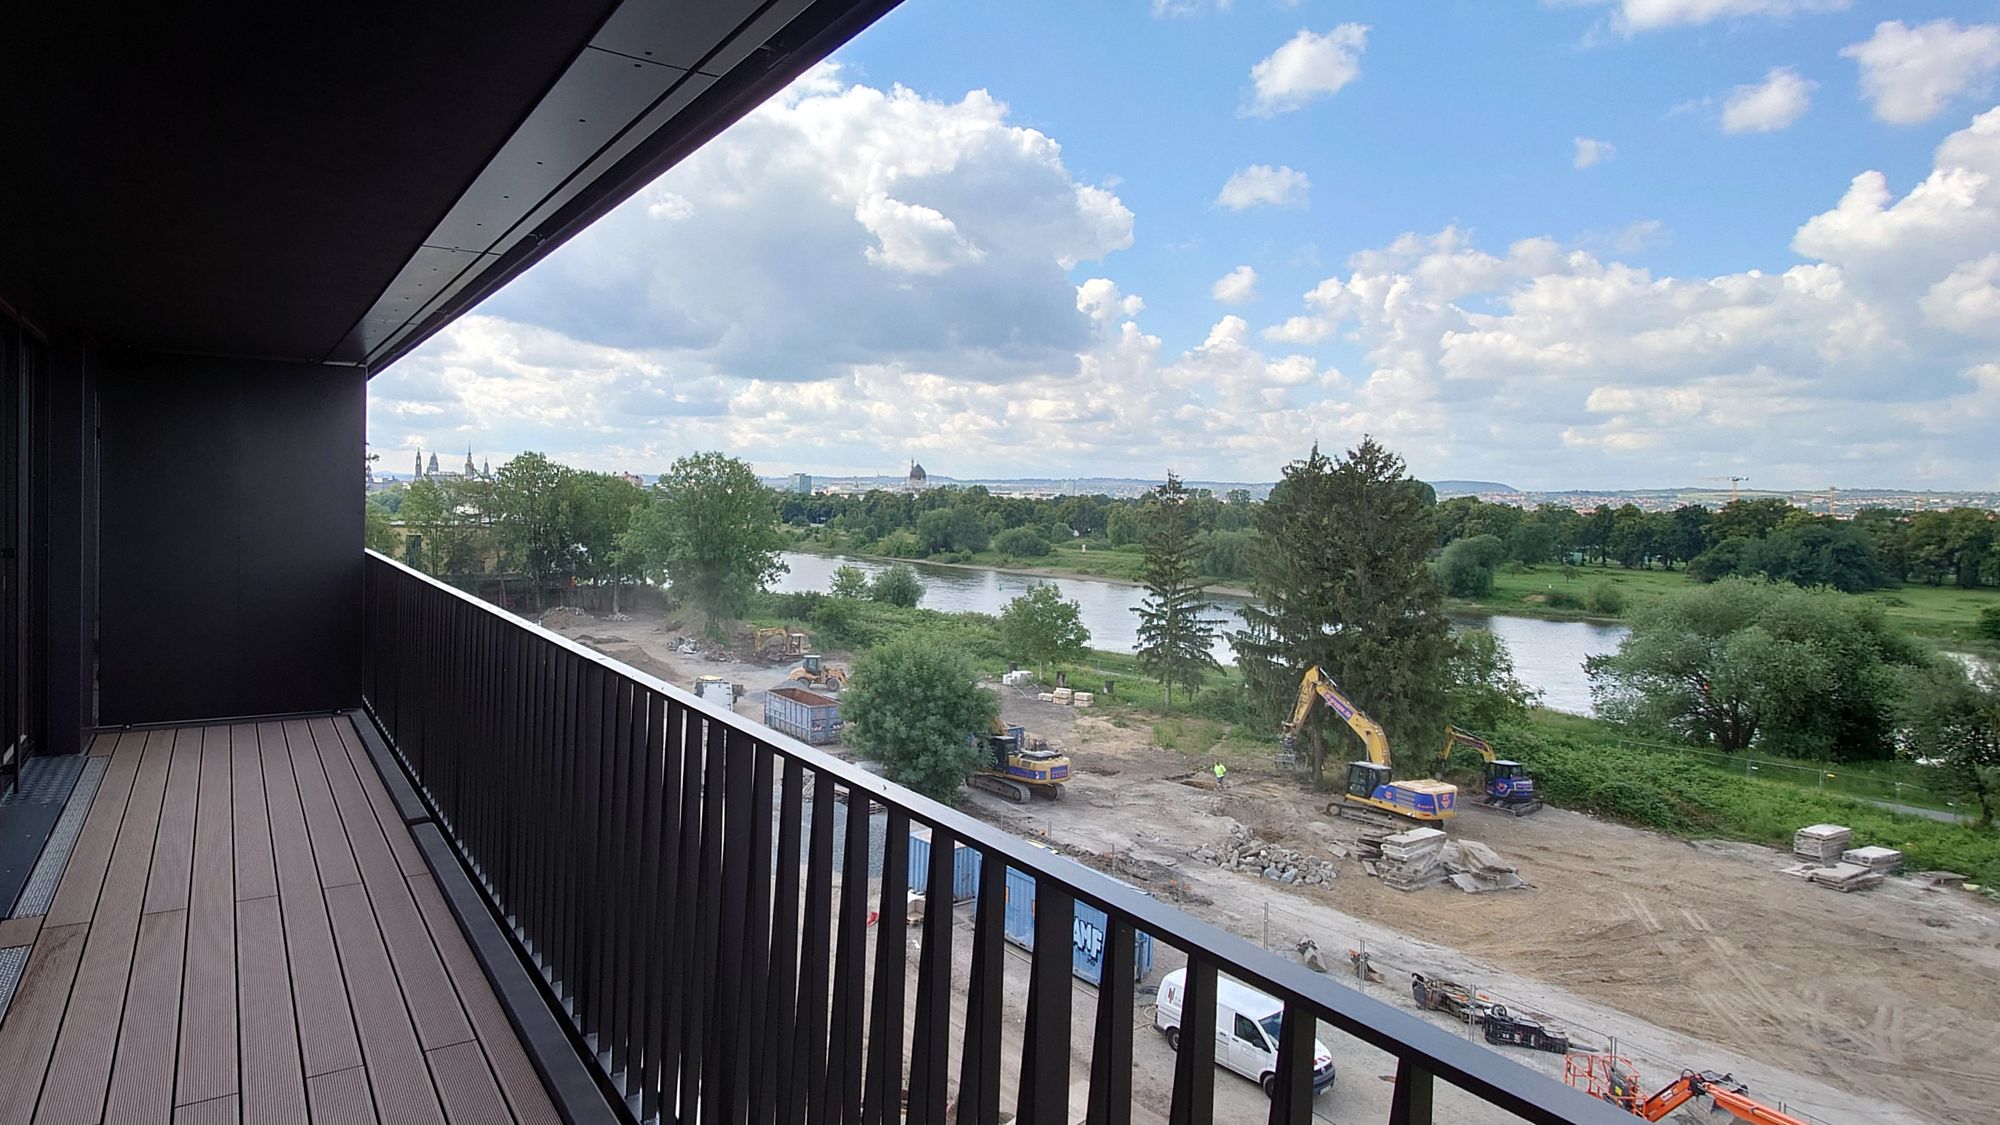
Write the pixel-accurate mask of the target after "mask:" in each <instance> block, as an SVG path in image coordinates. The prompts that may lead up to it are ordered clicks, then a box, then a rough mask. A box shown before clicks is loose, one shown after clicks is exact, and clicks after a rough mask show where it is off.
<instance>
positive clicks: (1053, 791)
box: [966, 719, 1069, 804]
mask: <svg viewBox="0 0 2000 1125" xmlns="http://www.w3.org/2000/svg"><path fill="white" fill-rule="evenodd" d="M978 742H979V749H980V752H981V754H982V757H981V758H980V762H979V768H978V769H976V770H975V771H973V774H972V776H971V777H970V778H969V779H967V781H966V784H968V785H970V786H972V787H973V788H974V789H984V790H985V791H987V792H988V793H995V794H998V795H999V796H1002V797H1005V798H1007V799H1008V800H1010V801H1013V802H1015V803H1017V804H1025V803H1027V801H1028V800H1029V799H1030V798H1031V797H1045V798H1047V799H1049V800H1051V801H1060V800H1062V795H1063V782H1065V781H1068V780H1069V755H1067V754H1062V753H1058V752H1056V751H1054V750H1051V749H1049V744H1048V743H1046V742H1044V741H1042V740H1041V739H1039V738H1037V739H1034V740H1032V741H1030V740H1029V738H1028V732H1027V730H1026V729H1024V728H1022V727H1019V726H1010V725H1008V724H1006V723H1003V722H1001V721H1000V720H998V719H995V720H993V728H992V729H991V730H989V731H987V732H986V733H985V734H982V735H979V736H978Z"/></svg>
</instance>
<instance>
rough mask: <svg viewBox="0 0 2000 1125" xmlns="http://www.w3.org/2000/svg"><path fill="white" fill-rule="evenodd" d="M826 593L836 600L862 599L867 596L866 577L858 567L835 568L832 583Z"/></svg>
mask: <svg viewBox="0 0 2000 1125" xmlns="http://www.w3.org/2000/svg"><path fill="white" fill-rule="evenodd" d="M827 592H828V593H830V594H832V595H833V596H834V597H836V598H863V597H867V596H868V575H866V574H864V573H862V570H861V568H860V567H858V566H840V567H835V568H834V571H833V582H832V584H831V585H830V586H828V587H827Z"/></svg>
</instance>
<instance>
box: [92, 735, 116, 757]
mask: <svg viewBox="0 0 2000 1125" xmlns="http://www.w3.org/2000/svg"><path fill="white" fill-rule="evenodd" d="M121 737H123V734H122V733H120V734H111V733H105V734H93V735H91V736H90V756H91V757H93V758H108V757H110V756H111V752H112V751H113V750H115V749H116V748H117V746H118V740H119V739H120V738H121Z"/></svg>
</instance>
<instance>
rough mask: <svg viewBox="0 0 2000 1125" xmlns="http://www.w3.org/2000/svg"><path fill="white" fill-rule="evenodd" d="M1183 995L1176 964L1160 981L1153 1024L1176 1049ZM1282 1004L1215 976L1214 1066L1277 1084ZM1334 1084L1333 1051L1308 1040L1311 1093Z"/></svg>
mask: <svg viewBox="0 0 2000 1125" xmlns="http://www.w3.org/2000/svg"><path fill="white" fill-rule="evenodd" d="M1186 995H1187V970H1186V969H1175V970H1174V971H1173V972H1171V973H1168V974H1167V975H1166V977H1165V978H1163V979H1162V980H1161V981H1160V994H1159V997H1158V998H1157V1000H1156V1001H1155V1003H1154V1008H1153V1026H1154V1027H1156V1028H1158V1029H1159V1030H1160V1032H1161V1033H1162V1034H1163V1035H1165V1036H1166V1037H1167V1046H1169V1047H1172V1048H1173V1049H1174V1050H1176V1051H1178V1050H1180V1049H1181V1002H1182V1000H1183V999H1184V998H1185V997H1186ZM1284 1014H1285V1005H1284V1004H1283V1003H1282V1002H1281V1001H1279V1000H1278V998H1277V997H1275V996H1266V995H1264V994H1263V993H1261V992H1259V991H1257V990H1256V989H1254V988H1251V987H1250V986H1249V985H1247V984H1244V983H1243V982H1242V981H1239V980H1231V979H1230V978H1228V977H1225V976H1221V975H1220V974H1218V975H1217V976H1216V978H1215V1065H1217V1066H1219V1067H1224V1068H1227V1069H1229V1070H1233V1071H1235V1072H1236V1073H1238V1074H1240V1075H1242V1076H1243V1077H1245V1078H1248V1079H1249V1080H1250V1081H1252V1082H1255V1083H1257V1084H1258V1085H1260V1086H1262V1087H1264V1092H1265V1093H1266V1094H1271V1093H1274V1092H1275V1091H1276V1090H1277V1086H1278V1028H1279V1026H1280V1025H1281V1024H1282V1023H1283V1020H1284ZM1331 1085H1333V1054H1332V1052H1330V1051H1328V1050H1327V1049H1326V1044H1324V1043H1322V1042H1320V1041H1319V1040H1317V1039H1315V1040H1313V1093H1315V1094H1317V1093H1322V1092H1324V1091H1325V1090H1326V1088H1327V1087H1328V1086H1331Z"/></svg>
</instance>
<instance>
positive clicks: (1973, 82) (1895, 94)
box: [1840, 20, 2000, 125]
mask: <svg viewBox="0 0 2000 1125" xmlns="http://www.w3.org/2000/svg"><path fill="white" fill-rule="evenodd" d="M1840 56H1841V57H1842V58H1847V59H1853V60H1854V61H1855V62H1856V63H1857V64H1858V65H1859V66H1860V67H1861V92H1862V94H1863V95H1864V96H1866V97H1867V98H1868V100H1869V101H1871V102H1873V103H1874V105H1875V116H1876V117H1877V118H1879V119H1881V120H1883V121H1887V122H1889V123H1891V124H1894V125H1916V124H1920V123H1922V122H1925V121H1929V120H1930V119H1931V118H1933V117H1936V116H1937V115H1938V114H1939V113H1941V112H1943V110H1944V108H1945V107H1946V106H1947V105H1949V104H1951V103H1952V102H1953V101H1955V100H1957V99H1959V98H1961V97H1966V96H1970V95H1974V94H1983V92H1984V91H1985V90H1986V89H1987V88H1988V87H1990V85H1991V83H1990V81H1989V80H1990V79H1991V78H1992V76H1993V73H1994V72H1995V71H1996V70H2000V26H1995V25H1993V24H1976V25H1973V26H1971V27H1961V26H1960V25H1959V24H1958V23H1957V22H1955V21H1953V20H1932V21H1931V22H1929V23H1926V24H1919V25H1918V26H1916V27H1910V26H1909V25H1907V24H1905V23H1904V22H1903V21H1901V20H1884V21H1883V22H1881V23H1878V24H1876V25H1875V34H1874V35H1873V36H1872V37H1870V38H1869V39H1866V40H1864V41H1862V42H1860V43H1853V44H1850V45H1848V46H1846V47H1843V48H1841V51H1840Z"/></svg>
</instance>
